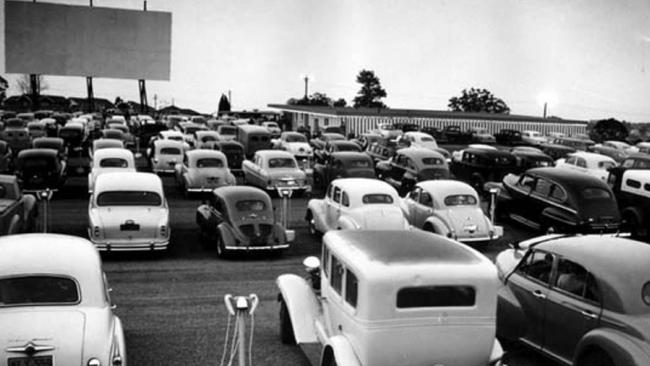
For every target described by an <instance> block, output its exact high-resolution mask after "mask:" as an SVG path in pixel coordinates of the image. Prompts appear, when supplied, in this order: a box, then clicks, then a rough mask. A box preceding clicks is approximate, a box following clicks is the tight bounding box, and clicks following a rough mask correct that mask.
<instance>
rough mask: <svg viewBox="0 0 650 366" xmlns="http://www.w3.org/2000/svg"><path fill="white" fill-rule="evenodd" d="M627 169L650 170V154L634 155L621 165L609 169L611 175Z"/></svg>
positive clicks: (629, 156)
mask: <svg viewBox="0 0 650 366" xmlns="http://www.w3.org/2000/svg"><path fill="white" fill-rule="evenodd" d="M626 169H650V154H644V153H632V154H630V155H628V157H627V158H625V160H623V161H622V162H621V164H620V165H618V166H615V167H613V168H609V173H610V174H611V173H612V172H614V171H617V170H626Z"/></svg>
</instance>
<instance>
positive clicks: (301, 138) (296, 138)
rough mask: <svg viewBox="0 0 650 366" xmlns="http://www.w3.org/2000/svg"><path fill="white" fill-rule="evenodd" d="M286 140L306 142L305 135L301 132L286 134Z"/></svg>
mask: <svg viewBox="0 0 650 366" xmlns="http://www.w3.org/2000/svg"><path fill="white" fill-rule="evenodd" d="M286 141H287V142H307V137H305V135H301V134H295V135H294V134H291V135H288V136H287V139H286Z"/></svg>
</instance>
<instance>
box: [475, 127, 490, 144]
mask: <svg viewBox="0 0 650 366" xmlns="http://www.w3.org/2000/svg"><path fill="white" fill-rule="evenodd" d="M469 132H470V133H471V134H472V142H474V143H478V144H491V145H494V144H496V143H497V140H496V138H495V137H494V135H492V134H491V133H490V132H489V131H488V129H487V128H485V127H472V128H470V130H469Z"/></svg>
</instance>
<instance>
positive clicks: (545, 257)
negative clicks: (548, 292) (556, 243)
mask: <svg viewBox="0 0 650 366" xmlns="http://www.w3.org/2000/svg"><path fill="white" fill-rule="evenodd" d="M552 269H553V255H552V254H550V253H545V252H541V251H536V250H535V251H531V252H528V255H527V256H526V258H525V259H524V260H523V262H522V263H521V264H520V265H519V267H518V268H517V272H518V273H519V274H521V275H522V276H525V277H528V278H531V279H533V280H536V281H540V282H542V283H545V284H547V283H548V282H549V280H550V279H551V270H552Z"/></svg>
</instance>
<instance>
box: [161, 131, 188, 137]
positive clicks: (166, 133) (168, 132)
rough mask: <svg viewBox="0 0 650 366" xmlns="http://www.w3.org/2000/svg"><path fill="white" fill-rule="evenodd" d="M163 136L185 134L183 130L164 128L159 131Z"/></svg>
mask: <svg viewBox="0 0 650 366" xmlns="http://www.w3.org/2000/svg"><path fill="white" fill-rule="evenodd" d="M159 133H160V135H161V136H163V137H168V136H183V133H182V132H181V131H176V130H164V131H160V132H159Z"/></svg>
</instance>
